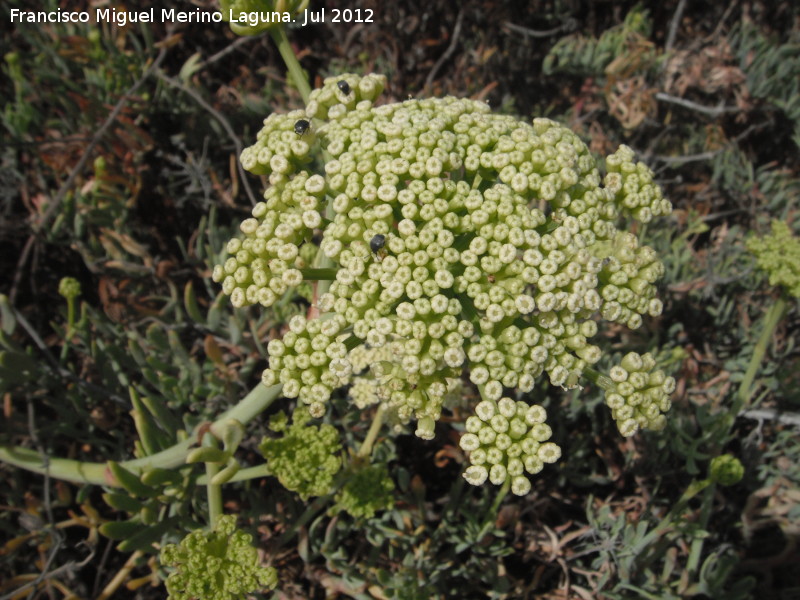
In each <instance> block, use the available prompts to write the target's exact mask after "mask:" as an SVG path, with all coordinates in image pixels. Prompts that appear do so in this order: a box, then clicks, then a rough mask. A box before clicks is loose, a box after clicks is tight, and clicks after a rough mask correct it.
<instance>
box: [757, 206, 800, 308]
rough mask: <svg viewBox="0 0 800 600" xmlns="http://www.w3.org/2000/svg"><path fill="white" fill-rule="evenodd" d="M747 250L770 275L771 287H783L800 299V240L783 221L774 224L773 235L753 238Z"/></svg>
mask: <svg viewBox="0 0 800 600" xmlns="http://www.w3.org/2000/svg"><path fill="white" fill-rule="evenodd" d="M747 249H748V250H750V252H752V253H753V254H755V256H756V262H757V263H758V266H759V268H760V269H762V270H763V271H766V272H767V273H768V274H769V283H770V285H781V286H783V287H784V288H786V291H787V292H789V294H790V295H792V296H794V297H795V298H800V239H798V238H797V237H796V236H795V235H793V234H792V230H791V229H789V225H787V224H786V223H785V222H783V221H777V220H776V221H773V222H772V233H771V234H770V235H765V236H764V237H761V238H758V237H752V238H750V239H749V240H748V241H747Z"/></svg>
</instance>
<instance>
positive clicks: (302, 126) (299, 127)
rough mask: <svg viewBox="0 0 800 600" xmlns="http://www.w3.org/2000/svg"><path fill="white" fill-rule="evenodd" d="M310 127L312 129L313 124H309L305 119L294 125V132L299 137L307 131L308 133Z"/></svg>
mask: <svg viewBox="0 0 800 600" xmlns="http://www.w3.org/2000/svg"><path fill="white" fill-rule="evenodd" d="M309 127H311V123H309V122H308V121H306V120H305V119H300V120H299V121H297V123H295V124H294V132H295V133H296V134H297V135H303V134H304V133H305V132H306V131H308V128H309Z"/></svg>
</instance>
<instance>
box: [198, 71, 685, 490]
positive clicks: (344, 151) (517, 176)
mask: <svg viewBox="0 0 800 600" xmlns="http://www.w3.org/2000/svg"><path fill="white" fill-rule="evenodd" d="M384 85H385V78H383V77H382V76H379V75H367V76H364V77H359V76H356V75H343V76H340V77H335V78H329V79H326V80H325V82H324V85H323V87H322V88H320V89H318V90H315V91H314V92H312V95H311V99H310V101H309V103H308V106H307V107H306V110H305V111H295V112H292V113H289V114H288V115H276V114H273V115H271V116H270V117H269V118H268V119H266V120H265V121H264V128H263V129H262V131H261V132H260V133H259V135H258V141H257V142H256V144H255V145H254V146H252V147H251V148H248V149H246V150H245V151H244V152H243V153H242V163H243V165H244V166H245V167H246V168H247V169H249V170H251V171H252V172H254V173H258V174H262V175H268V176H269V179H270V183H271V187H270V188H269V189H268V191H267V192H266V194H265V201H264V202H262V203H259V204H258V205H257V206H256V207H255V209H254V210H253V217H252V218H250V219H247V220H245V221H244V223H243V224H242V228H241V229H242V234H243V237H242V238H241V239H235V240H232V241H231V242H230V243H229V245H228V252H229V254H230V258H228V259H227V261H226V262H225V263H224V264H223V265H219V266H217V267H216V268H215V269H214V279H215V280H216V281H219V282H221V283H222V286H223V289H224V290H225V291H226V292H227V293H229V294H231V300H232V303H233V304H234V305H235V306H246V305H250V304H261V305H263V306H270V305H272V304H274V303H275V302H276V301H277V300H278V299H279V298H280V297H281V296H282V295H283V294H285V293H286V292H287V291H289V290H291V289H292V288H296V287H297V286H298V285H299V284H300V283H301V282H302V281H303V280H304V278H309V279H315V278H316V279H319V278H320V277H321V275H320V273H323V272H325V273H328V272H329V273H330V275H329V276H330V277H332V278H333V281H332V282H331V285H330V288H329V289H328V291H327V292H326V293H324V294H321V295H320V297H319V299H318V302H317V308H318V309H319V311H320V313H322V317H321V318H320V319H312V320H306V319H303V318H302V317H296V318H294V319H292V321H291V322H290V331H289V332H288V333H287V334H286V335H285V336H284V338H283V340H282V341H281V340H275V341H273V342H270V344H269V353H270V367H269V369H267V370H266V371H265V372H264V376H263V381H264V383H265V384H266V385H272V384H275V383H281V384H283V393H284V395H286V396H287V397H291V398H299V399H300V400H301V402H302V403H305V404H307V405H309V408H310V410H311V413H312V415H314V416H319V415H321V414H323V413H324V411H325V406H326V403H327V401H328V399H329V398H330V395H331V393H332V391H333V390H334V389H335V388H337V387H340V386H341V385H344V384H345V383H347V382H349V381H350V380H351V377H352V375H353V374H354V373H358V372H359V371H360V368H355V366H354V365H355V364H356V363H358V362H359V360H362V359H363V355H360V354H359V353H363V350H359V348H362V349H363V348H369V349H370V350H380V351H382V355H381V356H380V357H379V358H377V359H375V360H372V361H371V362H370V363H369V368H370V377H369V378H368V379H367V380H365V381H362V382H360V383H358V387H357V389H355V390H354V392H353V396H354V398H356V401H357V402H358V403H359V404H361V405H365V404H367V403H369V402H373V401H375V400H377V401H380V402H383V403H385V404H386V405H388V407H389V408H391V409H392V410H393V412H394V415H395V417H396V418H397V419H398V420H399V421H401V422H408V421H409V420H412V419H415V420H416V421H417V430H416V434H417V435H418V436H420V437H422V438H426V439H429V438H431V437H432V436H433V431H434V424H435V422H436V420H438V419H439V417H440V415H441V410H442V405H443V402H444V400H445V398H446V396H447V390H448V382H449V381H452V380H456V379H459V378H460V377H461V375H462V374H463V373H464V372H465V371H468V373H469V378H470V380H471V381H472V382H473V383H474V384H475V385H476V386H478V388H479V390H480V393H481V396H482V397H483V400H485V401H487V402H490V403H495V404H496V403H498V402H499V401H500V400H501V398H503V397H504V396H508V395H510V394H512V393H513V390H518V391H520V392H523V393H524V392H530V391H531V390H532V389H533V387H534V383H535V381H536V380H537V379H538V378H540V376H542V375H545V376H547V377H548V378H549V381H550V383H551V384H552V385H555V386H562V387H564V388H572V387H575V386H577V385H578V382H579V379H580V378H581V377H582V375H583V374H584V371H585V369H586V368H587V367H589V366H591V365H592V364H594V363H596V362H597V361H598V360H599V358H600V350H599V348H598V347H597V346H595V345H593V344H591V343H590V339H591V338H592V337H593V336H594V335H595V334H596V332H597V317H598V316H600V317H602V318H604V319H606V320H608V321H614V322H618V323H622V324H625V325H627V326H628V327H631V328H636V327H639V326H640V324H641V322H642V316H643V315H646V314H649V315H658V314H660V312H661V303H660V302H659V301H658V300H657V299H656V298H655V287H654V284H655V282H656V281H657V280H658V278H659V277H660V276H661V275H662V274H663V267H662V265H661V263H660V262H659V261H658V260H657V257H656V256H655V252H654V251H653V250H652V249H650V248H648V247H646V246H640V245H639V243H638V240H637V239H636V237H635V236H633V235H632V234H627V233H624V232H621V231H619V230H618V229H617V222H618V221H619V220H620V218H621V217H623V216H626V217H630V218H634V219H638V220H640V221H642V222H648V221H649V220H651V219H652V218H653V217H655V216H659V215H664V214H667V213H668V212H669V211H670V209H671V207H670V204H669V202H667V201H666V200H664V199H663V198H662V196H661V193H660V190H659V189H658V187H657V186H656V185H655V184H654V183H653V178H652V173H651V172H650V171H649V169H648V168H647V167H646V166H644V165H642V164H641V163H636V162H635V161H634V158H633V152H632V151H631V150H630V149H629V148H626V147H624V146H623V147H621V148H620V149H619V150H618V151H617V152H616V153H615V154H613V155H611V156H610V157H608V159H607V160H606V171H607V173H606V174H605V176H601V173H600V169H599V168H598V165H597V164H596V162H595V159H594V158H593V157H592V155H591V154H590V153H589V151H588V149H587V147H586V145H585V144H584V143H583V142H581V141H580V139H578V138H577V136H575V135H574V134H573V133H572V132H571V131H569V130H568V129H566V128H564V127H562V126H560V125H558V124H557V123H555V122H553V121H550V120H548V119H534V120H533V122H532V123H527V122H523V121H519V120H517V119H515V118H513V117H510V116H504V115H495V114H492V113H491V112H490V111H489V108H488V106H487V105H486V104H484V103H482V102H476V101H473V100H467V99H457V98H452V97H447V98H442V99H427V100H416V99H411V100H407V101H405V102H398V103H394V104H385V105H382V106H375V105H374V102H375V100H376V99H377V97H378V95H379V94H380V93H381V91H382V89H383V87H384ZM321 151H324V153H325V162H324V167H323V171H322V172H319V173H314V172H312V171H311V170H309V169H310V166H309V165H310V164H311V163H310V157H311V156H314V155H318V154H320V153H321ZM320 232H321V241H320V242H319V249H320V251H321V253H322V255H324V256H323V257H322V259H323V260H322V261H321V262H318V264H317V265H316V266H326V265H325V264H324V263H325V261H327V263H328V264H331V263H332V264H334V265H335V270H331V269H308V268H307V266H308V261H307V258H304V257H303V256H301V246H304V245H308V244H313V243H314V242H315V240H317V239H319V237H318V236H319V234H320ZM305 249H306V248H303V250H305ZM360 356H361V358H360ZM365 366H366V365H365ZM362 368H363V367H362ZM539 429H541V428H539ZM485 435H488V434H485ZM503 460H504V461H506V459H503ZM501 462H502V461H501ZM497 464H500V463H497ZM502 464H503V468H504V469H506V470H508V461H506V462H503V463H502ZM514 464H515V465H516V463H514ZM477 466H479V465H477V464H473V467H477ZM486 469H487V470H488V471H489V473H487V476H488V477H489V478H490V479H493V480H494V479H497V480H500V479H501V478H500V476H499V475H497V476H496V477H495V478H491V474H490V472H491V468H489V467H486ZM516 470H517V469H516V467H514V472H515V473H516ZM476 472H477V471H476V470H475V469H473V470H472V471H471V473H473V474H474V473H476ZM495 472H496V473H499V472H500V469H495ZM515 477H516V475H515ZM468 479H470V480H471V481H473V482H477V481H478V480H479V479H480V477H478V476H470V477H468ZM515 485H516V488H515V489H517V490H518V491H519V492H521V491H522V490H523V489H524V485H523V484H521V483H519V482H517V483H516V484H515Z"/></svg>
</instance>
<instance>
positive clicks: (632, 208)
mask: <svg viewBox="0 0 800 600" xmlns="http://www.w3.org/2000/svg"><path fill="white" fill-rule="evenodd" d="M633 159H634V154H633V150H631V149H630V148H629V147H628V146H625V145H622V146H620V147H619V149H618V150H617V151H616V152H615V153H614V154H612V155H611V156H609V157H607V158H606V176H605V178H604V179H603V183H604V184H605V189H606V191H607V192H608V193H610V194H611V195H612V197H613V200H614V203H615V204H616V205H617V207H618V208H619V210H620V211H621V212H623V213H625V214H628V215H631V216H632V217H633V218H634V219H636V220H637V221H641V222H642V223H649V222H650V221H651V220H652V219H653V217H659V216H662V215H668V214H669V213H671V212H672V204H670V202H669V200H667V199H665V198H664V197H663V196H662V195H661V188H660V187H658V184H656V183H655V182H654V181H653V172H652V171H651V170H650V169H649V168H648V167H647V165H645V164H643V163H635V162H634V161H633Z"/></svg>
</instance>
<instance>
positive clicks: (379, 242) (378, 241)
mask: <svg viewBox="0 0 800 600" xmlns="http://www.w3.org/2000/svg"><path fill="white" fill-rule="evenodd" d="M385 245H386V236H385V235H381V234H380V233H379V234H378V235H376V236H375V237H373V238H372V239H371V240H370V241H369V247H370V249H371V250H372V251H373V252H374V253H375V254H377V253H378V252H379V251H380V249H381V248H383V247H384V246H385Z"/></svg>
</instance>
